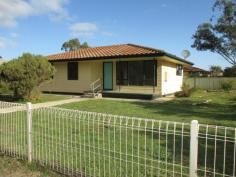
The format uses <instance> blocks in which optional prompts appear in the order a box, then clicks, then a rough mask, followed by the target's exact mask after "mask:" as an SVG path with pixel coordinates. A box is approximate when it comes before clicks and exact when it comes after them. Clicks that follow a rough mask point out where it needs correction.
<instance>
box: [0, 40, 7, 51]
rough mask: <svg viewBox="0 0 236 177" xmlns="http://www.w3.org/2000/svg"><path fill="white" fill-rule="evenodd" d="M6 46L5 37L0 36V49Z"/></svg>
mask: <svg viewBox="0 0 236 177" xmlns="http://www.w3.org/2000/svg"><path fill="white" fill-rule="evenodd" d="M5 47H6V41H5V38H2V37H0V49H2V48H5Z"/></svg>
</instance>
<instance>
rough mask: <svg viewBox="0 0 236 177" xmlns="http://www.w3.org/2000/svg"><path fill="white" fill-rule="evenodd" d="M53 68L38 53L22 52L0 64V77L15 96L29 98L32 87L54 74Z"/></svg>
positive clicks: (34, 87) (35, 87)
mask: <svg viewBox="0 0 236 177" xmlns="http://www.w3.org/2000/svg"><path fill="white" fill-rule="evenodd" d="M54 72H55V68H54V67H53V66H52V65H51V64H50V63H49V62H48V61H47V59H46V58H45V57H43V56H40V55H32V54H29V53H26V54H23V55H22V56H21V57H19V58H18V59H14V60H11V61H9V62H7V63H4V64H3V65H1V66H0V79H1V80H2V81H3V82H5V83H6V84H7V85H8V87H9V89H10V90H12V92H13V94H14V96H15V97H16V98H24V99H29V98H31V94H34V95H35V93H33V91H34V89H37V87H38V86H39V85H40V84H41V83H43V82H44V81H45V80H49V79H51V78H52V76H53V75H54Z"/></svg>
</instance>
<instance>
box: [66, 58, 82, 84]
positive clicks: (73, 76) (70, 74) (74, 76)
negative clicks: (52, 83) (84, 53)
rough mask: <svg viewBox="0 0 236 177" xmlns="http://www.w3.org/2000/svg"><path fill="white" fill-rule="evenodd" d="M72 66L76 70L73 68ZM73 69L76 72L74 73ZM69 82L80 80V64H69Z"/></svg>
mask: <svg viewBox="0 0 236 177" xmlns="http://www.w3.org/2000/svg"><path fill="white" fill-rule="evenodd" d="M70 65H71V66H73V67H75V68H73V67H72V68H71V66H70ZM72 69H75V71H72ZM73 74H74V75H73ZM67 80H69V81H73V80H79V62H74V61H73V62H67Z"/></svg>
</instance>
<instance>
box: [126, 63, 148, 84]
mask: <svg viewBox="0 0 236 177" xmlns="http://www.w3.org/2000/svg"><path fill="white" fill-rule="evenodd" d="M143 69H144V68H143V61H137V62H129V63H128V79H129V85H137V86H139V85H144V83H143V79H144V78H143V77H144V75H143Z"/></svg>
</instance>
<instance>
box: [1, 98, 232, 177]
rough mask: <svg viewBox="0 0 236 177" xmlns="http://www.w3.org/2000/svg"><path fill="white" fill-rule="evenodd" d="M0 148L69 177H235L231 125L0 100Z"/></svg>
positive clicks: (2, 150)
mask: <svg viewBox="0 0 236 177" xmlns="http://www.w3.org/2000/svg"><path fill="white" fill-rule="evenodd" d="M9 105H10V106H9ZM9 107H11V108H12V111H9ZM6 110H7V111H6ZM31 123H32V124H31ZM31 128H32V129H31ZM190 140H191V141H190ZM0 150H1V152H2V153H5V154H7V155H11V156H17V157H18V158H22V159H27V158H28V160H29V161H31V160H32V161H34V162H38V163H40V164H41V165H44V166H48V167H50V168H51V169H53V170H55V171H58V172H60V173H63V174H66V175H70V176H122V177H123V176H135V177H136V176H140V177H142V176H159V177H162V176H173V177H176V176H177V177H178V176H191V177H194V176H207V177H208V176H217V177H218V176H225V177H226V176H232V177H235V158H236V157H235V156H236V129H235V128H230V127H220V126H210V125H201V124H198V123H197V122H193V123H191V124H190V123H177V122H170V121H161V120H153V119H140V118H135V117H124V116H114V115H108V114H100V113H90V112H82V111H77V110H68V109H62V108H55V107H51V108H46V107H44V108H35V109H33V110H31V109H30V106H29V105H28V109H26V105H24V104H17V105H15V104H12V105H11V103H6V102H0ZM29 156H30V158H29Z"/></svg>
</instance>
